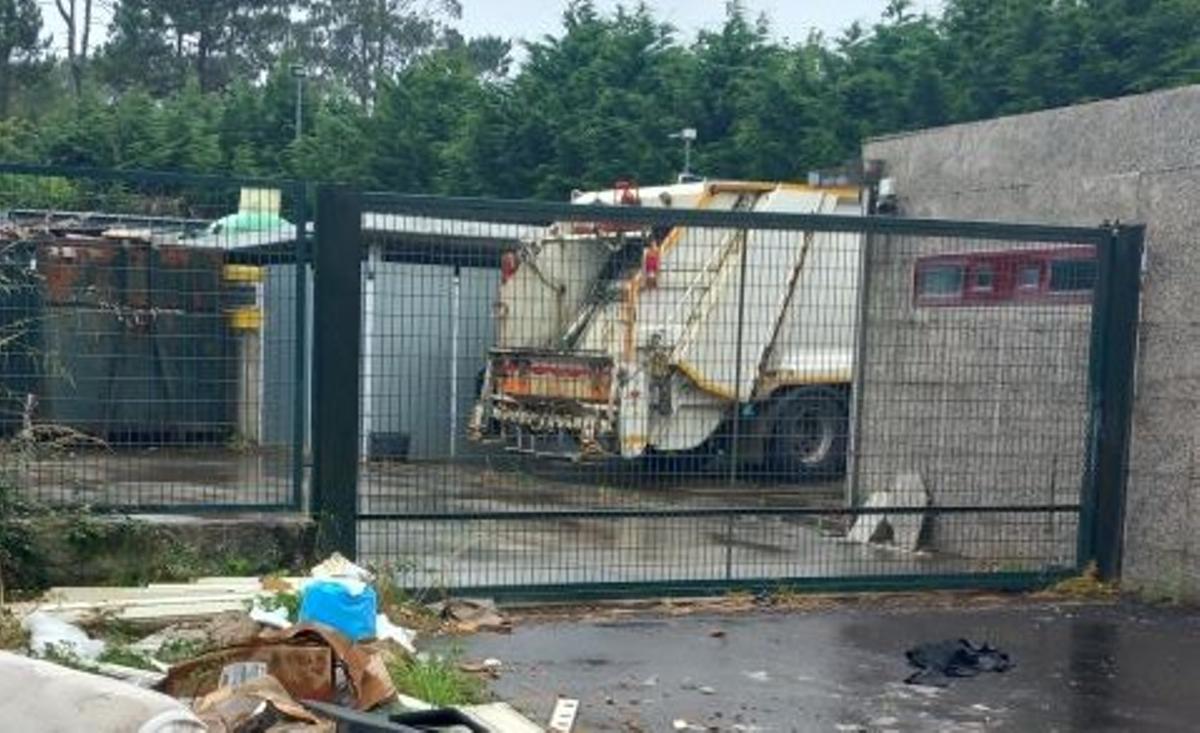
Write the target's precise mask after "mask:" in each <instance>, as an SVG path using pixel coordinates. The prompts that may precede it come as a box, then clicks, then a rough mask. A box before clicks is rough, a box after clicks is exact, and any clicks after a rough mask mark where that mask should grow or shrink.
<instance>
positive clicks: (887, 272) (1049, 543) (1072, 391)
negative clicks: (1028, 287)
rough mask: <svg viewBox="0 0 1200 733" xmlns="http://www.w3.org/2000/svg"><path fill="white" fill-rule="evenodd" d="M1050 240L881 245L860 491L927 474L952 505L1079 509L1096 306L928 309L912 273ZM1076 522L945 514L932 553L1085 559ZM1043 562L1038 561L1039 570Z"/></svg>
mask: <svg viewBox="0 0 1200 733" xmlns="http://www.w3.org/2000/svg"><path fill="white" fill-rule="evenodd" d="M1045 246H1046V245H1044V244H1043V245H1040V246H1039V245H1038V244H1037V243H1028V244H1026V243H1017V244H1015V245H1014V244H1013V243H1011V242H1000V241H995V240H978V239H965V238H954V239H941V238H938V239H934V238H912V237H877V238H874V240H873V241H872V242H871V243H870V245H869V247H868V266H867V280H866V283H867V287H868V292H869V296H868V302H867V309H866V313H865V319H864V320H865V352H864V358H863V361H862V368H863V378H862V388H861V389H862V392H861V396H862V412H861V423H860V425H861V427H860V430H859V433H858V449H857V454H858V458H857V460H858V486H857V491H858V493H859V495H860V496H862V497H866V496H869V495H870V494H871V493H872V492H874V491H878V490H882V489H886V488H888V487H889V486H890V485H891V484H892V482H893V481H894V480H895V478H896V477H897V476H898V475H900V474H902V473H907V472H910V471H911V472H916V473H918V474H919V475H920V476H921V477H922V479H923V480H924V482H925V485H926V487H927V489H928V490H929V492H930V495H931V500H932V503H933V504H934V505H935V506H942V507H963V506H966V507H974V506H982V507H988V506H990V507H997V506H1006V505H1022V506H1029V505H1049V504H1070V503H1073V502H1074V501H1076V500H1077V499H1078V496H1079V489H1080V486H1081V485H1082V481H1083V465H1084V450H1085V445H1086V443H1085V435H1086V415H1087V353H1088V344H1089V340H1090V318H1089V315H1090V307H1089V306H1086V305H1078V304H1053V305H1042V304H1036V305H1033V304H1031V305H1022V306H1019V307H1017V306H999V307H996V306H989V307H948V308H943V307H920V306H915V305H914V304H913V279H914V278H913V271H914V267H915V265H916V263H917V261H918V260H919V258H921V257H923V256H927V255H942V254H967V253H972V252H985V251H995V250H998V249H1011V248H1014V247H1035V248H1044V247H1045ZM1076 526H1077V525H1076V518H1075V517H1074V516H1073V515H1068V514H1051V513H1033V512H1028V513H1020V514H1014V513H1004V514H946V515H942V516H939V517H938V518H936V519H935V520H934V522H933V525H932V527H931V531H930V534H929V536H928V538H927V540H928V544H930V545H932V546H933V547H934V548H936V549H937V550H938V551H941V552H947V553H954V554H960V555H963V556H966V557H969V558H974V559H977V560H979V563H980V569H982V570H987V569H994V568H1000V567H1003V568H1006V569H1018V568H1023V567H1032V566H1040V565H1041V564H1042V563H1043V562H1045V561H1046V560H1053V561H1055V562H1057V563H1059V564H1062V565H1071V564H1073V563H1074V552H1075V528H1076ZM1031 560H1036V562H1035V563H1030V562H1028V561H1031Z"/></svg>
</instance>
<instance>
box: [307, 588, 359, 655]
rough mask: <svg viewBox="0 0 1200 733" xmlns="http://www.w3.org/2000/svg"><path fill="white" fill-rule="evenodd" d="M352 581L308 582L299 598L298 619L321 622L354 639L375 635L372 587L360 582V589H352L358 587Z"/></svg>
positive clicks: (351, 639) (355, 640)
mask: <svg viewBox="0 0 1200 733" xmlns="http://www.w3.org/2000/svg"><path fill="white" fill-rule="evenodd" d="M352 585H355V584H354V583H350V584H347V583H342V582H339V581H336V580H315V581H313V582H311V583H309V584H308V585H307V586H305V588H304V595H303V597H302V598H301V599H300V622H301V623H305V622H315V623H318V624H324V625H326V626H329V627H332V628H334V629H336V630H337V631H338V632H340V633H341V634H342V635H343V636H345V637H346V638H348V639H349V640H350V641H354V642H357V641H362V640H363V639H373V638H375V616H376V613H377V610H376V609H377V607H378V599H377V598H376V596H375V589H374V588H372V587H371V586H369V585H366V584H362V588H361V591H360V592H358V593H355V592H354V591H355V590H359V589H358V588H351V587H350V586H352Z"/></svg>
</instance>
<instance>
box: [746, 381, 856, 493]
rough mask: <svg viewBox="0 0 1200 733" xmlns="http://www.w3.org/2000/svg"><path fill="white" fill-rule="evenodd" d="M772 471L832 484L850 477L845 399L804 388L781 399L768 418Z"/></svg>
mask: <svg viewBox="0 0 1200 733" xmlns="http://www.w3.org/2000/svg"><path fill="white" fill-rule="evenodd" d="M764 417H765V418H766V420H767V421H768V425H767V430H768V434H769V435H770V440H769V441H768V444H767V451H768V453H767V458H768V463H769V465H770V468H771V471H772V472H773V473H775V474H776V475H777V476H778V477H779V478H782V479H803V480H809V481H811V480H832V479H837V478H841V477H842V476H844V475H845V473H846V444H847V442H848V439H849V426H850V419H849V413H848V410H847V406H846V399H845V395H843V394H842V393H841V392H839V391H838V390H836V389H833V388H831V387H802V388H800V389H795V390H790V391H788V392H786V393H783V394H781V395H779V396H778V397H777V398H776V399H775V401H774V403H773V404H772V405H771V407H770V408H768V410H767V412H766V414H765V416H764Z"/></svg>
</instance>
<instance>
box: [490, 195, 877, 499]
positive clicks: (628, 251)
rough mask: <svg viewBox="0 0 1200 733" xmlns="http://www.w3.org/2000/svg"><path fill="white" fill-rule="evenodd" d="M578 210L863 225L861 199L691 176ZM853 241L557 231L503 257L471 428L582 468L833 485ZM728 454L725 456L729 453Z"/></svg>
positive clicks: (853, 297)
mask: <svg viewBox="0 0 1200 733" xmlns="http://www.w3.org/2000/svg"><path fill="white" fill-rule="evenodd" d="M572 201H573V203H576V204H581V205H609V206H647V207H672V208H676V209H704V210H710V211H732V212H762V213H774V214H779V213H793V214H842V215H861V214H862V213H863V210H864V209H863V204H862V196H861V192H860V190H859V189H858V188H857V187H848V186H840V187H837V186H830V187H826V186H820V185H803V184H789V183H768V182H763V183H760V182H745V181H692V182H683V183H678V184H672V185H667V186H658V187H652V188H638V187H636V186H632V185H629V184H620V185H617V186H615V187H613V188H612V189H608V190H603V191H591V192H577V193H576V194H574V195H573V197H572ZM861 246H862V244H861V235H860V234H857V233H840V232H805V231H798V230H778V229H754V228H749V229H746V228H738V227H737V226H733V227H731V228H727V229H719V228H712V227H696V226H675V227H642V226H630V225H621V224H614V223H608V224H605V223H604V222H597V223H580V222H564V223H559V224H555V225H552V226H550V227H548V228H546V229H545V230H544V231H541V232H540V233H539V234H538V235H537V236H535V237H532V238H530V239H527V240H524V241H522V242H521V243H520V245H519V246H518V247H517V248H516V249H514V250H513V251H509V252H506V253H505V254H504V255H503V257H502V261H501V268H500V269H501V272H500V284H499V293H498V296H497V299H496V302H495V305H494V309H493V317H494V318H495V344H494V347H493V348H492V349H490V351H489V353H488V355H487V361H486V364H485V365H484V366H483V371H482V376H481V379H480V385H479V396H478V400H477V402H476V405H475V407H474V410H473V412H472V415H471V419H470V423H469V429H468V433H469V436H470V437H471V439H473V440H477V441H490V442H498V443H500V444H502V445H503V446H504V447H505V448H507V449H509V450H514V451H521V452H530V453H535V454H539V455H555V456H569V457H572V458H575V459H579V460H582V459H591V458H603V457H613V458H615V457H620V458H623V459H636V458H639V457H647V456H650V457H670V456H711V455H713V454H734V453H735V451H736V457H737V460H738V461H739V462H744V463H748V464H752V465H757V466H762V467H764V468H766V469H769V470H771V471H772V472H778V473H782V474H784V475H787V476H789V477H795V478H811V477H835V476H837V475H840V474H842V473H844V470H845V462H846V449H847V438H848V422H849V421H848V413H849V402H850V390H851V382H852V372H853V368H854V351H855V329H856V322H857V310H858V298H859V287H860V282H859V279H860V275H859V253H860V250H861ZM735 443H736V446H735Z"/></svg>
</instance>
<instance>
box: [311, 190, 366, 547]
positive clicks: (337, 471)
mask: <svg viewBox="0 0 1200 733" xmlns="http://www.w3.org/2000/svg"><path fill="white" fill-rule="evenodd" d="M316 234H317V236H316V252H315V256H314V258H313V259H314V272H313V281H314V285H313V410H312V442H313V486H312V497H313V500H312V511H313V516H314V517H315V518H316V520H317V523H318V524H317V528H318V536H317V539H318V546H319V547H320V548H321V550H322V551H327V550H337V551H338V552H340V553H342V554H343V555H345V556H346V557H348V558H351V559H353V558H355V557H356V556H357V554H358V527H357V513H358V462H359V455H358V433H359V417H360V416H359V361H360V358H361V350H362V252H363V241H362V194H361V193H360V192H358V191H353V190H351V189H349V188H345V187H341V186H321V187H319V188H318V189H317V217H316Z"/></svg>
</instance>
